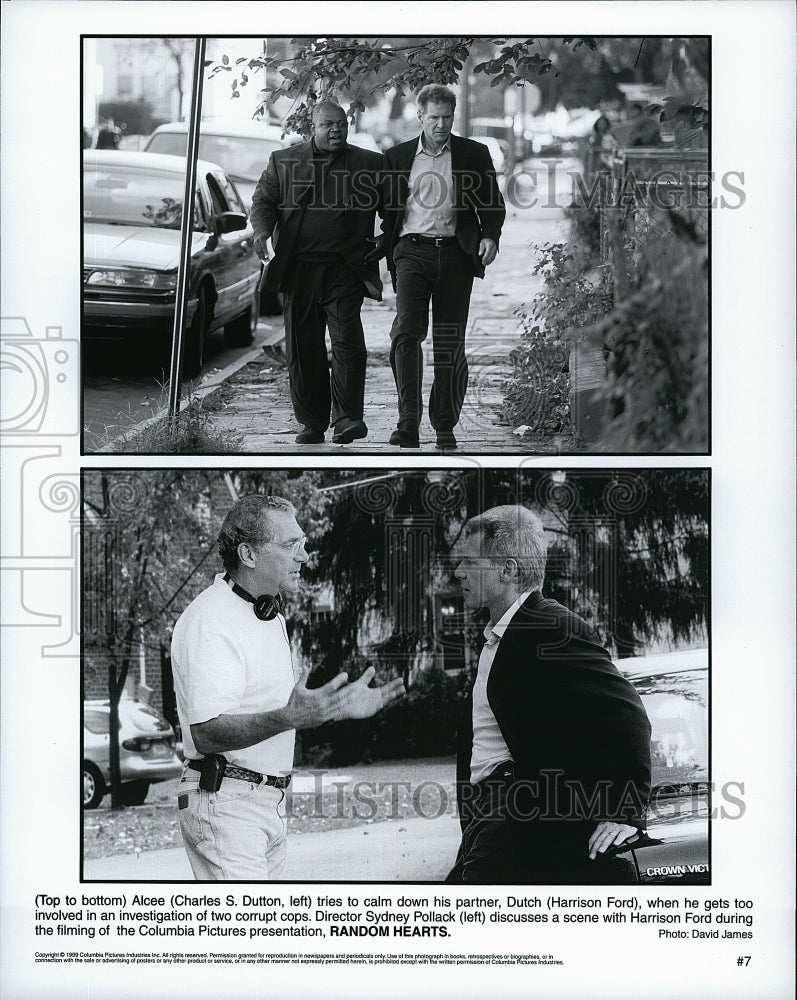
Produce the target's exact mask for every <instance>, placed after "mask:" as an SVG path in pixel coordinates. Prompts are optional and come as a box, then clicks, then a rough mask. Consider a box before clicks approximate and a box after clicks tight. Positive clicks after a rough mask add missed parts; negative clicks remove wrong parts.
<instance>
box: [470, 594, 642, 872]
mask: <svg viewBox="0 0 797 1000" xmlns="http://www.w3.org/2000/svg"><path fill="white" fill-rule="evenodd" d="M487 700H488V701H489V703H490V707H491V709H492V711H493V714H494V715H495V718H496V720H497V722H498V725H499V728H500V729H501V733H502V735H503V737H504V740H505V742H506V744H507V747H508V749H509V752H510V754H511V755H512V759H513V760H514V761H515V779H516V782H517V784H518V787H517V789H516V795H517V805H518V810H517V815H518V816H519V817H524V818H522V819H521V820H520V821H519V822H518V823H517V824H516V825H517V836H518V844H519V849H520V852H521V855H522V856H525V857H527V858H528V859H529V861H530V863H533V864H540V863H541V862H542V863H543V864H544V863H552V864H554V865H555V864H556V863H557V861H558V863H559V864H561V865H564V866H566V865H567V863H568V859H571V860H572V859H574V858H575V859H577V860H578V861H579V862H580V861H581V860H582V859H585V858H586V854H587V842H588V840H589V837H590V835H591V833H592V831H593V830H594V829H595V827H596V825H597V824H598V823H599V822H600V821H601V820H614V821H615V822H618V823H628V824H631V825H634V826H637V827H639V828H642V827H643V826H644V821H645V809H646V807H647V802H648V797H649V794H650V732H651V730H650V723H649V721H648V717H647V714H646V713H645V709H644V707H643V705H642V702H641V700H640V698H639V695H638V694H637V693H636V690H635V689H634V687H633V685H631V684H630V683H629V682H628V681H627V680H626V679H625V678H624V677H623V676H622V675H621V674H620V672H619V671H618V670H617V668H616V667H615V666H614V664H613V663H612V661H611V659H610V657H609V654H608V652H607V651H606V650H605V649H604V648H603V647H602V646H601V645H600V644H599V642H598V639H597V636H596V635H595V633H594V632H593V630H592V629H591V628H590V627H589V626H588V625H587V624H586V623H585V622H584V621H582V620H581V619H580V618H579V617H578V616H577V615H574V614H573V613H572V612H570V611H568V610H567V608H564V607H563V606H562V605H561V604H558V603H557V602H556V601H553V600H548V599H546V598H544V597H543V595H542V594H541V593H540V592H539V591H535V592H534V593H532V594H531V595H530V596H529V598H528V599H527V600H526V601H525V603H524V604H523V605H522V606H521V608H520V609H519V610H518V612H517V614H516V615H515V616H514V617H513V619H512V621H511V622H510V624H509V626H508V627H507V629H506V631H505V632H504V634H503V637H502V638H501V641H500V643H499V645H498V648H497V650H496V654H495V659H494V660H493V664H492V667H491V670H490V676H489V679H488V681H487ZM472 718H473V716H472V707H471V706H468V709H467V711H466V715H465V716H464V717H463V722H464V726H463V727H461V733H460V750H459V757H458V767H457V771H458V774H457V777H458V780H459V781H460V782H467V781H468V780H469V777H470V756H471V746H472V742H473V731H472Z"/></svg>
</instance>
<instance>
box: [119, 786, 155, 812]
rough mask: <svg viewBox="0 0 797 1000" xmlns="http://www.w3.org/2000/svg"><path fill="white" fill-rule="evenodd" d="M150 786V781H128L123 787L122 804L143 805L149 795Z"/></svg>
mask: <svg viewBox="0 0 797 1000" xmlns="http://www.w3.org/2000/svg"><path fill="white" fill-rule="evenodd" d="M149 786H150V782H149V781H126V782H125V783H124V784H123V785H122V789H121V796H120V798H121V800H122V804H123V805H126V806H140V805H142V804H143V802H144V799H145V798H146V797H147V792H148V791H149Z"/></svg>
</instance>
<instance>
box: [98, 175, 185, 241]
mask: <svg viewBox="0 0 797 1000" xmlns="http://www.w3.org/2000/svg"><path fill="white" fill-rule="evenodd" d="M184 189H185V179H184V178H183V176H182V175H181V174H178V173H172V172H170V171H165V170H150V169H146V168H141V167H129V166H114V165H108V166H105V165H97V164H86V165H85V166H84V169H83V219H84V220H85V221H87V222H109V223H115V224H118V225H129V226H153V227H157V228H159V229H179V228H180V223H181V219H182V212H183V197H184V193H185V190H184ZM194 229H196V230H202V229H204V223H203V220H202V214H201V211H200V208H199V202H198V201H195V203H194Z"/></svg>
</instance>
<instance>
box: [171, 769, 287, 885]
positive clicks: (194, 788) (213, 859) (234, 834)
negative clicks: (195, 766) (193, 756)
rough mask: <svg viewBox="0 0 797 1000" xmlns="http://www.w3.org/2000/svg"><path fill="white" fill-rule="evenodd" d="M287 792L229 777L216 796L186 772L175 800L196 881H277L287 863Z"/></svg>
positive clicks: (187, 770)
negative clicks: (206, 790)
mask: <svg viewBox="0 0 797 1000" xmlns="http://www.w3.org/2000/svg"><path fill="white" fill-rule="evenodd" d="M284 800H285V792H284V791H283V790H282V789H280V788H274V787H273V786H272V785H266V784H261V785H255V784H253V783H252V782H249V781H242V780H241V779H240V778H225V779H224V781H223V782H222V784H221V788H220V789H219V790H218V791H217V792H205V791H202V790H201V789H200V788H199V773H198V772H197V771H192V770H189V769H186V771H185V772H184V774H183V778H182V781H181V782H180V787H179V791H178V797H177V805H178V816H179V818H180V831H181V833H182V835H183V843H184V845H185V850H186V853H187V855H188V860H189V861H190V863H191V869H192V871H193V873H194V878H195V879H197V881H243V882H259V881H264V880H270V879H278V878H279V877H280V872H281V871H282V868H283V866H284V864H285V811H284V805H283V803H284Z"/></svg>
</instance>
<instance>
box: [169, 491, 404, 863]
mask: <svg viewBox="0 0 797 1000" xmlns="http://www.w3.org/2000/svg"><path fill="white" fill-rule="evenodd" d="M305 543H306V538H305V536H304V534H303V532H302V529H301V528H300V527H299V525H298V523H297V521H296V512H295V509H294V507H293V505H292V504H291V503H290V502H289V501H287V500H284V499H282V498H281V497H273V496H264V495H259V494H257V495H253V496H248V497H244V498H242V499H241V500H239V501H238V502H237V503H235V504H234V506H233V507H232V508H231V510H230V512H229V513H228V514H227V516H226V518H225V519H224V523H223V524H222V527H221V530H220V532H219V537H218V546H219V554H220V556H221V560H222V563H223V565H224V570H225V572H224V573H219V574H218V575H217V576H216V578H215V579H214V581H213V583H212V584H211V586H210V587H208V588H207V589H206V590H204V591H203V592H202V593H201V594H200V595H199V596H198V597H197V598H196V599H195V600H194V601H192V602H191V604H190V605H189V606H188V608H186V610H185V611H184V612H183V614H182V615H181V616H180V618H179V620H178V622H177V624H176V625H175V628H174V634H173V638H172V671H173V674H174V689H175V695H176V699H177V712H178V715H179V718H180V726H181V729H182V733H183V746H184V750H185V757H186V766H185V769H184V772H183V777H182V780H181V783H180V786H179V792H178V815H179V821H180V829H181V832H182V835H183V843H184V845H185V849H186V853H187V854H188V859H189V861H190V863H191V868H192V870H193V873H194V877H195V878H196V879H197V880H213V881H218V880H224V881H229V880H241V881H259V880H263V879H278V878H279V877H280V872H281V871H282V868H283V865H284V860H285V830H286V826H285V810H284V800H285V789H286V788H287V786H288V784H289V782H290V773H291V769H292V767H293V754H294V743H295V738H296V730H297V729H306V728H311V727H314V726H319V725H321V724H323V723H325V722H331V721H339V720H341V719H365V718H370V717H371V716H372V715H374V714H375V713H376V712H379V711H380V710H381V709H382V708H385V707H386V706H387V705H390V704H392V702H394V701H395V700H396V699H397V698H399V697H401V695H402V693H403V685H402V682H401V680H400V679H396V680H393V681H391V682H389V683H388V684H385V685H384V686H383V687H380V688H376V687H371V686H370V682H371V680H372V679H373V676H374V670H373V668H370V669H369V670H366V671H365V672H364V673H363V674H362V676H361V677H360V678H359V679H358V680H356V681H353V682H351V683H350V682H349V681H348V678H347V676H346V674H339V675H338V676H337V677H335V678H334V679H333V680H331V681H330V682H329V683H328V684H325V685H324V686H323V687H319V688H314V689H312V690H311V689H308V687H307V679H308V675H309V673H310V670H309V668H304V669H303V670H302V671H301V672H300V673H298V674H297V673H296V671H295V669H294V666H293V662H292V658H291V650H290V644H289V642H288V634H287V630H286V625H285V617H284V614H283V608H282V603H283V599H284V598H285V597H291V596H293V595H294V594H296V593H297V592H298V589H299V578H300V573H301V568H302V566H303V565H304V564H305V563H306V562H307V560H308V555H307V549H306V547H305Z"/></svg>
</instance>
